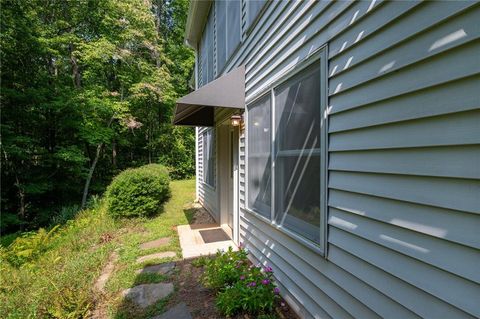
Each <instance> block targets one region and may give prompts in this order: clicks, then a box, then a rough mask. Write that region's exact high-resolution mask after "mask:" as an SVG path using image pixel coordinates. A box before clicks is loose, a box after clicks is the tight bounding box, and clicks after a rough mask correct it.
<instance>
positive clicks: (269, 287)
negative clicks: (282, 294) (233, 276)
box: [217, 266, 279, 316]
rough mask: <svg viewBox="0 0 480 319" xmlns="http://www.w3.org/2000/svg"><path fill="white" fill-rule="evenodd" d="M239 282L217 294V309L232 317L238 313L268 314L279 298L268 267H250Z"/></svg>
mask: <svg viewBox="0 0 480 319" xmlns="http://www.w3.org/2000/svg"><path fill="white" fill-rule="evenodd" d="M239 278H240V280H239V281H237V282H235V283H234V284H233V285H231V286H227V287H226V289H225V290H224V291H221V292H220V293H219V294H218V298H217V307H218V309H219V310H220V312H222V313H223V314H225V315H227V316H232V315H234V314H236V313H239V312H242V311H243V312H247V313H249V314H261V313H263V314H268V313H270V312H271V311H272V310H273V309H274V306H275V301H276V300H277V299H278V298H279V296H278V293H279V290H278V288H277V287H275V284H274V282H273V272H272V269H271V268H269V267H266V268H263V269H262V267H255V266H250V267H248V268H247V270H246V271H245V272H244V273H243V274H242V275H240V277H239Z"/></svg>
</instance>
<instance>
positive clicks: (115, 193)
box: [106, 164, 170, 217]
mask: <svg viewBox="0 0 480 319" xmlns="http://www.w3.org/2000/svg"><path fill="white" fill-rule="evenodd" d="M169 197H170V177H169V175H168V170H167V168H166V167H164V166H162V165H158V164H150V165H145V166H142V167H139V168H133V169H127V170H125V171H123V172H121V173H120V174H119V175H117V176H116V177H115V178H114V179H113V181H112V183H111V184H110V185H109V186H108V188H107V192H106V202H107V205H108V211H109V213H110V214H111V215H112V216H113V217H144V216H150V215H153V214H155V213H157V212H158V211H159V210H160V208H161V206H162V204H164V203H165V202H166V201H167V199H168V198H169Z"/></svg>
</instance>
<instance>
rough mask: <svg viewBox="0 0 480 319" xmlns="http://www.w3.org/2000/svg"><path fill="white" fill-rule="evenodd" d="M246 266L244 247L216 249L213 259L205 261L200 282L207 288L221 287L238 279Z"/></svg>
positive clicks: (246, 259)
mask: <svg viewBox="0 0 480 319" xmlns="http://www.w3.org/2000/svg"><path fill="white" fill-rule="evenodd" d="M247 268H248V258H247V252H246V250H244V249H240V250H239V251H233V249H232V247H229V248H228V250H227V251H225V252H222V251H218V252H217V254H216V255H215V258H213V259H207V260H206V262H205V271H204V273H203V274H202V282H203V284H204V285H205V286H206V287H208V288H213V289H223V288H225V287H226V286H228V285H231V284H233V283H235V282H237V281H239V280H240V276H241V275H242V274H243V273H245V272H246V269H247Z"/></svg>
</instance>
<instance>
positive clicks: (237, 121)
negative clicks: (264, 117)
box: [230, 115, 242, 126]
mask: <svg viewBox="0 0 480 319" xmlns="http://www.w3.org/2000/svg"><path fill="white" fill-rule="evenodd" d="M230 120H231V123H232V126H239V125H240V123H241V122H242V116H241V115H232V117H231V118H230Z"/></svg>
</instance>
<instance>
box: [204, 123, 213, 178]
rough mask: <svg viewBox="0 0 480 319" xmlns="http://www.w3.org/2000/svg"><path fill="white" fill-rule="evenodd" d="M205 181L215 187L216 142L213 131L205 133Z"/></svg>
mask: <svg viewBox="0 0 480 319" xmlns="http://www.w3.org/2000/svg"><path fill="white" fill-rule="evenodd" d="M202 136H203V181H204V182H205V183H207V184H208V185H210V186H212V187H214V186H215V181H214V178H215V141H214V136H213V130H208V131H205V132H204V133H203V135H202Z"/></svg>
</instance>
